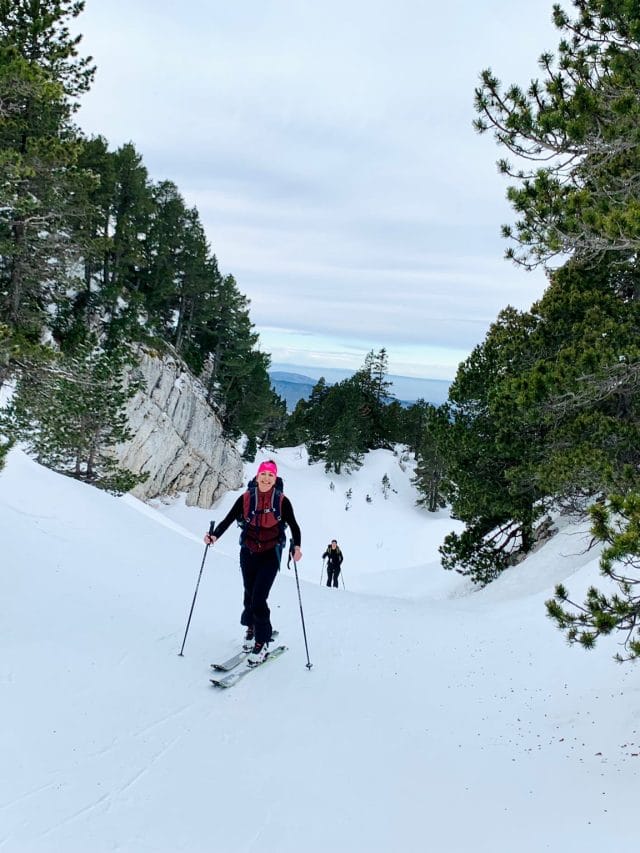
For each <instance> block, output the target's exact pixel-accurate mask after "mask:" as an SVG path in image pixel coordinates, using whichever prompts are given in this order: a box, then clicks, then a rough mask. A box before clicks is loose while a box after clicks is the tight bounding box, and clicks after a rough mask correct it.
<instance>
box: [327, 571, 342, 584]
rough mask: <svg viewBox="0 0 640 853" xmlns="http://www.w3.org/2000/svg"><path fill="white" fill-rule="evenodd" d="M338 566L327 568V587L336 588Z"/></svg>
mask: <svg viewBox="0 0 640 853" xmlns="http://www.w3.org/2000/svg"><path fill="white" fill-rule="evenodd" d="M339 574H340V566H327V586H335V587H337V586H338V575H339Z"/></svg>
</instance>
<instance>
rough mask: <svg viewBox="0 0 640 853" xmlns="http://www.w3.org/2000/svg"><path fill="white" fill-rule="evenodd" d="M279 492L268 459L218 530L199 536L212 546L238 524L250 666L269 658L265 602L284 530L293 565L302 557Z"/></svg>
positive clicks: (288, 503) (295, 529) (290, 511)
mask: <svg viewBox="0 0 640 853" xmlns="http://www.w3.org/2000/svg"><path fill="white" fill-rule="evenodd" d="M282 489H283V485H282V480H281V478H280V477H278V468H277V466H276V463H275V462H274V461H273V460H269V461H268V462H262V463H261V464H260V465H259V466H258V473H257V474H256V476H255V477H254V478H253V479H252V480H251V481H250V482H249V485H248V487H247V490H246V492H244V494H242V495H240V497H239V498H238V499H237V501H236V502H235V503H234V505H233V506H232V507H231V509H230V510H229V512H228V513H227V515H226V517H225V518H224V519H223V520H222V521H221V522H220V524H218V525H217V527H216V528H215V530H214V531H213V536H209V534H208V533H207V534H206V535H205V537H204V541H205V542H206V543H207V544H208V545H213V544H214V543H215V542H216V540H217V539H219V538H220V537H221V536H222V534H223V533H224V532H225V530H226V529H227V528H228V527H229V525H230V524H231V522H233V521H237V522H238V524H239V525H240V527H241V528H242V533H241V534H240V568H241V570H242V581H243V583H244V601H243V610H242V615H241V616H240V624H241V625H244V626H245V627H246V629H247V631H246V634H245V644H246V647H247V648H249V647H251V654H250V655H249V657H248V658H247V660H248V662H249V663H250V664H258V663H262V661H264V660H265V658H266V657H267V656H268V654H269V643H270V641H271V632H272V630H273V628H272V626H271V621H270V615H271V611H270V610H269V605H268V603H267V598H268V597H269V592H270V591H271V586H272V584H273V582H274V580H275V577H276V574H277V573H278V569H279V568H280V558H281V557H282V549H283V547H284V544H285V541H286V537H285V527H286V525H289V527H290V528H291V536H292V538H293V544H294V546H295V551H294V553H293V559H294V560H295V561H296V563H297V562H298V560H300V559H301V557H302V551H301V550H300V544H301V534H300V527H299V526H298V522H297V521H296V518H295V515H294V513H293V507H292V506H291V501H290V500H289V499H288V498H286V497H285V496H284V495H283V493H282ZM251 644H252V646H251Z"/></svg>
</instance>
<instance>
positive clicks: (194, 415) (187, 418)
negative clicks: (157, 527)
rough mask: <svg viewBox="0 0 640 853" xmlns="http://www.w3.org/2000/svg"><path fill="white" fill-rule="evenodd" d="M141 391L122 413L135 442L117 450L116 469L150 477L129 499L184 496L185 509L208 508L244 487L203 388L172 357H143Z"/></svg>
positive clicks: (235, 457)
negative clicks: (233, 491)
mask: <svg viewBox="0 0 640 853" xmlns="http://www.w3.org/2000/svg"><path fill="white" fill-rule="evenodd" d="M138 373H139V374H141V375H142V378H143V380H144V388H143V390H141V391H138V392H137V393H136V395H135V396H134V397H132V399H131V400H129V402H128V404H127V407H126V412H127V418H128V421H129V428H130V429H131V432H132V433H133V438H132V439H131V440H130V441H128V442H126V443H124V444H121V445H118V447H116V448H115V451H114V452H115V455H116V457H117V459H118V462H119V463H120V465H122V466H123V467H125V468H129V469H130V470H131V471H133V472H134V473H136V474H139V473H148V474H149V477H148V479H147V480H146V482H144V483H142V484H140V485H139V486H136V488H135V489H133V491H132V494H133V495H135V496H136V497H138V498H141V499H142V500H149V499H151V498H155V497H159V496H161V495H175V494H178V493H181V492H184V493H186V502H187V505H188V506H199V507H204V508H208V507H210V506H211V504H212V503H213V502H214V501H215V500H216V499H217V498H219V497H220V496H221V495H223V494H224V493H225V492H227V491H229V490H230V489H239V488H240V487H241V486H242V482H243V481H242V473H243V469H242V460H241V458H240V454H239V453H238V451H237V449H236V447H235V445H234V444H233V443H232V442H230V441H228V440H227V439H225V438H224V437H223V434H222V424H221V423H220V421H219V419H218V418H217V417H216V415H215V414H214V412H212V410H211V408H210V407H209V406H208V405H207V403H206V399H205V391H204V389H203V387H202V386H201V385H200V384H199V383H198V382H197V380H195V379H194V378H193V376H192V375H191V374H190V373H189V372H188V371H186V370H185V368H184V367H183V366H182V365H181V364H180V363H179V362H178V361H177V360H176V359H174V358H173V357H171V356H167V355H165V356H163V357H161V358H160V357H156V356H154V355H152V354H150V353H146V352H143V353H141V357H140V365H139V368H138Z"/></svg>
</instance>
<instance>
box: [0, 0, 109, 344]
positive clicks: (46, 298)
mask: <svg viewBox="0 0 640 853" xmlns="http://www.w3.org/2000/svg"><path fill="white" fill-rule="evenodd" d="M82 7H83V4H82V3H77V2H68V0H39V2H37V3H34V2H29V0H10V1H9V2H8V0H3V2H0V104H1V105H2V106H1V110H0V255H1V256H2V264H1V265H0V320H2V319H4V320H5V322H7V323H8V324H9V325H10V326H11V327H13V328H14V329H15V330H20V333H21V334H23V335H24V336H26V337H27V338H28V339H30V340H31V341H35V340H37V339H38V337H39V335H40V332H41V329H42V328H43V326H44V325H45V324H46V323H47V321H48V318H49V316H50V312H48V310H47V307H48V306H50V305H52V304H54V303H55V301H56V298H57V297H59V295H60V293H64V292H65V291H66V290H67V289H68V288H69V287H70V286H71V287H73V265H74V263H75V262H76V261H77V258H78V251H77V247H76V246H74V245H73V244H72V242H71V241H70V238H69V235H70V232H71V230H72V225H71V223H72V222H73V220H74V219H75V218H76V217H78V216H81V215H83V213H84V211H83V210H82V209H81V208H80V207H79V202H80V200H81V199H82V198H83V197H84V195H85V192H84V188H85V186H86V184H87V181H88V176H87V175H86V174H85V173H84V172H83V171H82V170H81V169H78V167H77V160H78V156H79V151H80V143H79V140H78V136H77V133H76V131H75V128H74V127H73V125H72V123H71V116H72V113H73V111H74V110H75V108H76V106H77V105H76V103H75V98H76V97H77V96H78V95H79V94H80V93H81V92H83V91H86V89H87V88H88V87H89V85H90V82H91V78H92V75H93V69H92V68H91V67H90V59H79V58H78V57H77V45H78V42H79V38H71V36H70V35H69V30H68V26H67V24H68V21H69V19H70V18H73V17H76V16H77V15H78V14H79V13H80V11H81V10H82Z"/></svg>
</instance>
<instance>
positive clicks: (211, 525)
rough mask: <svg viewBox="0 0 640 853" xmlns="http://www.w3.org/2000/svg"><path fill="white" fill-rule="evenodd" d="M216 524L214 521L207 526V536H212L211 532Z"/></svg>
mask: <svg viewBox="0 0 640 853" xmlns="http://www.w3.org/2000/svg"><path fill="white" fill-rule="evenodd" d="M215 527H216V523H215V521H211V523H210V524H209V536H213V531H214V530H215Z"/></svg>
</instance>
